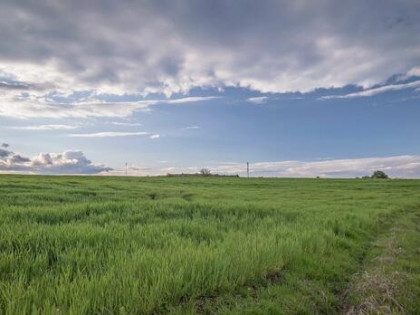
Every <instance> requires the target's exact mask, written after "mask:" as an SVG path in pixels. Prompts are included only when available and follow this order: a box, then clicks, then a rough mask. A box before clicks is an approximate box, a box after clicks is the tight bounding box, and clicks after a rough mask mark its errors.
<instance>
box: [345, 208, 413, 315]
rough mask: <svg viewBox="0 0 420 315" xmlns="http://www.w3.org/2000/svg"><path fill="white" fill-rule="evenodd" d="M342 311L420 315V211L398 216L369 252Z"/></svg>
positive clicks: (346, 295)
mask: <svg viewBox="0 0 420 315" xmlns="http://www.w3.org/2000/svg"><path fill="white" fill-rule="evenodd" d="M341 309H342V313H344V314H419V313H420V209H416V210H413V211H410V212H407V213H404V214H403V215H402V216H400V217H398V218H397V219H396V221H395V222H394V224H392V227H391V228H390V229H389V230H388V231H386V232H385V233H384V234H382V235H381V236H380V237H379V238H378V240H377V241H376V242H375V243H374V246H373V247H372V248H371V249H369V250H368V252H367V253H366V257H365V259H364V261H363V264H362V265H361V271H360V272H359V273H358V274H356V275H355V276H354V278H353V280H352V282H351V284H350V286H349V288H348V290H347V291H346V292H345V294H344V298H343V304H342V308H341Z"/></svg>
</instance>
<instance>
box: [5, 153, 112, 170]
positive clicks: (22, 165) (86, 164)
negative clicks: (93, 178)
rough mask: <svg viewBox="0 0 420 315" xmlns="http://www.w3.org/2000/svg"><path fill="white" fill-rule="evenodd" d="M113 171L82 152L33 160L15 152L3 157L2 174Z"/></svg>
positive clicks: (44, 156) (43, 154)
mask: <svg viewBox="0 0 420 315" xmlns="http://www.w3.org/2000/svg"><path fill="white" fill-rule="evenodd" d="M111 170H112V169H111V168H109V167H105V166H104V165H101V164H93V163H92V162H91V161H90V160H88V159H87V158H86V157H85V156H84V154H83V152H81V151H66V152H63V153H40V154H39V155H38V156H35V157H33V158H29V157H24V156H21V155H19V154H15V153H13V152H9V153H8V154H7V155H5V156H3V155H1V150H0V172H2V173H10V172H19V173H32V174H98V173H100V172H108V171H111Z"/></svg>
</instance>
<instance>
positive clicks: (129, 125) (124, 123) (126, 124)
mask: <svg viewBox="0 0 420 315" xmlns="http://www.w3.org/2000/svg"><path fill="white" fill-rule="evenodd" d="M111 125H115V126H126V127H139V126H141V125H142V124H140V123H129V122H119V121H113V122H111Z"/></svg>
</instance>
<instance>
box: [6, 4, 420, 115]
mask: <svg viewBox="0 0 420 315" xmlns="http://www.w3.org/2000/svg"><path fill="white" fill-rule="evenodd" d="M419 21H420V2H419V1H417V0H404V1H394V0H384V1H380V3H379V2H377V1H364V0H355V1H335V0H322V1H321V0H310V1H309V0H298V1H288V0H265V1H227V0H213V1H207V0H179V1H164V0H154V1H148V0H141V1H114V2H113V1H106V2H104V3H103V2H101V3H98V2H95V1H83V0H75V1H46V0H40V1H36V2H34V1H29V0H22V1H1V2H0V60H1V61H0V115H6V116H15V117H36V115H38V116H40V117H87V116H112V115H115V116H118V117H124V116H127V115H130V114H131V113H132V112H133V111H134V110H141V109H145V108H148V107H149V106H150V105H151V104H152V103H153V101H152V102H151V103H150V102H147V101H146V102H145V103H136V104H133V103H124V104H110V105H107V104H103V103H101V102H97V99H95V97H93V98H91V99H90V100H86V99H83V97H80V95H79V94H80V93H81V92H83V91H90V92H93V93H94V94H93V95H104V94H106V95H127V94H135V95H147V94H150V93H164V94H165V95H167V96H170V95H172V94H173V93H188V92H189V91H190V90H191V89H193V88H196V87H201V88H203V87H204V88H205V87H216V88H219V87H224V86H239V87H245V88H249V89H252V90H257V91H260V92H287V91H301V92H306V91H311V90H313V89H316V88H320V87H325V88H330V87H340V86H344V85H347V84H356V85H360V86H363V87H369V86H372V85H373V84H376V83H378V82H382V81H384V80H385V79H386V78H388V77H390V76H392V75H394V74H396V73H411V74H415V73H418V67H419V64H420V37H419V36H418V34H419V33H420V22H419ZM75 95H76V96H75ZM77 95H79V96H77ZM168 103H169V102H168ZM172 104H176V102H172Z"/></svg>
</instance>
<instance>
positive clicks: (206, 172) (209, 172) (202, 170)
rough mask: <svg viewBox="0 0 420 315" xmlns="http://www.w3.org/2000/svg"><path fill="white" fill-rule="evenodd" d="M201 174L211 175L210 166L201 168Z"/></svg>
mask: <svg viewBox="0 0 420 315" xmlns="http://www.w3.org/2000/svg"><path fill="white" fill-rule="evenodd" d="M200 174H201V175H202V176H210V175H211V171H210V170H209V169H208V168H202V169H201V170H200Z"/></svg>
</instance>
